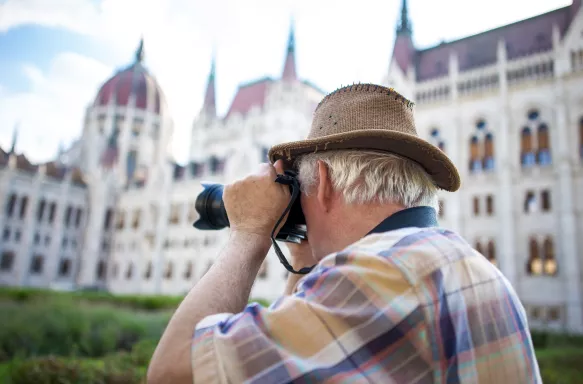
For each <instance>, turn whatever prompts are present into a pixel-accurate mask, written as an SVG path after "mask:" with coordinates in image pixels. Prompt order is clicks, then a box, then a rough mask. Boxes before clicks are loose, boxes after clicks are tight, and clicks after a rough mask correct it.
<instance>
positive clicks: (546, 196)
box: [541, 190, 551, 212]
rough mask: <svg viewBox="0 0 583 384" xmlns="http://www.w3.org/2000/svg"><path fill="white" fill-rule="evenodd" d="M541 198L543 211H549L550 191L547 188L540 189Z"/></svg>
mask: <svg viewBox="0 0 583 384" xmlns="http://www.w3.org/2000/svg"><path fill="white" fill-rule="evenodd" d="M541 200H542V202H541V204H542V210H543V212H549V211H550V210H551V191H549V190H544V191H542V193H541Z"/></svg>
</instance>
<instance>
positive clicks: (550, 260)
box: [543, 237, 558, 276]
mask: <svg viewBox="0 0 583 384" xmlns="http://www.w3.org/2000/svg"><path fill="white" fill-rule="evenodd" d="M543 256H544V266H543V269H544V274H545V275H549V276H555V275H556V274H557V269H558V268H557V260H556V258H555V247H554V245H553V239H551V238H550V237H547V238H546V239H545V241H544V243H543Z"/></svg>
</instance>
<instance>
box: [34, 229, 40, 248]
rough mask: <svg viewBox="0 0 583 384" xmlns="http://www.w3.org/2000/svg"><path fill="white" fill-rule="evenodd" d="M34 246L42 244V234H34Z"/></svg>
mask: <svg viewBox="0 0 583 384" xmlns="http://www.w3.org/2000/svg"><path fill="white" fill-rule="evenodd" d="M34 244H35V245H38V244H40V234H39V233H38V232H37V233H35V234H34Z"/></svg>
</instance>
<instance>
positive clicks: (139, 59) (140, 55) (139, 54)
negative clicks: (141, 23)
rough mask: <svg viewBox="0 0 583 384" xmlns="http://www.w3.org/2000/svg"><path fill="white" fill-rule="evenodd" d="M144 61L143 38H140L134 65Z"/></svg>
mask: <svg viewBox="0 0 583 384" xmlns="http://www.w3.org/2000/svg"><path fill="white" fill-rule="evenodd" d="M142 61H144V37H143V36H142V37H141V38H140V44H139V45H138V49H137V50H136V63H141V62H142Z"/></svg>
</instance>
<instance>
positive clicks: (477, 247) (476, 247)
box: [474, 241, 484, 255]
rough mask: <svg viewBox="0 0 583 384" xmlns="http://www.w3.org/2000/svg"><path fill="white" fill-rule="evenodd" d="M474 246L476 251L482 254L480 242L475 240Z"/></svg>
mask: <svg viewBox="0 0 583 384" xmlns="http://www.w3.org/2000/svg"><path fill="white" fill-rule="evenodd" d="M474 248H475V249H476V251H478V252H479V253H480V254H481V255H483V254H484V250H483V249H482V243H480V242H479V241H476V245H474Z"/></svg>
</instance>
